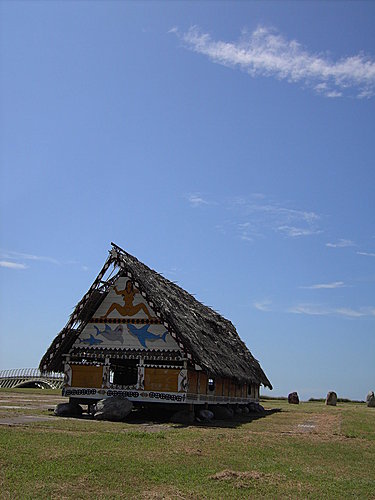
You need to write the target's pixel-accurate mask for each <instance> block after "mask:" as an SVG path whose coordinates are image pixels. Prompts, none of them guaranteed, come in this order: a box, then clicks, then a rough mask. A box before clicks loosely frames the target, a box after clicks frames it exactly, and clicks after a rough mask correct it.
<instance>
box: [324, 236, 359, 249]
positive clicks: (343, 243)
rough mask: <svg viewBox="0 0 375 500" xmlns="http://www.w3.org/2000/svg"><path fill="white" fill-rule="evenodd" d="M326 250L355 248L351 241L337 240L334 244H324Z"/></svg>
mask: <svg viewBox="0 0 375 500" xmlns="http://www.w3.org/2000/svg"><path fill="white" fill-rule="evenodd" d="M326 247H328V248H346V247H355V243H354V242H353V241H352V240H345V239H342V238H341V239H339V241H337V242H336V243H326Z"/></svg>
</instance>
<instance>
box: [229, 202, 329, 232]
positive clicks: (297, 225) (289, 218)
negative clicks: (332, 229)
mask: <svg viewBox="0 0 375 500" xmlns="http://www.w3.org/2000/svg"><path fill="white" fill-rule="evenodd" d="M229 209H230V210H232V211H233V212H235V213H236V215H237V217H238V218H239V219H240V221H239V222H237V231H238V233H239V236H240V238H241V239H243V240H247V241H253V240H254V239H255V238H259V237H262V236H263V235H264V234H265V232H267V231H272V232H275V233H279V234H283V235H284V236H286V237H288V238H296V237H303V236H311V235H315V234H319V233H321V232H322V231H321V229H320V228H319V226H318V224H319V221H320V215H318V214H317V213H315V212H313V211H310V210H300V209H296V208H291V207H288V206H287V204H280V203H278V202H276V201H274V200H272V199H269V198H267V197H266V195H260V194H259V193H258V194H257V195H252V196H250V197H249V198H247V199H246V198H235V199H233V200H231V201H230V202H229Z"/></svg>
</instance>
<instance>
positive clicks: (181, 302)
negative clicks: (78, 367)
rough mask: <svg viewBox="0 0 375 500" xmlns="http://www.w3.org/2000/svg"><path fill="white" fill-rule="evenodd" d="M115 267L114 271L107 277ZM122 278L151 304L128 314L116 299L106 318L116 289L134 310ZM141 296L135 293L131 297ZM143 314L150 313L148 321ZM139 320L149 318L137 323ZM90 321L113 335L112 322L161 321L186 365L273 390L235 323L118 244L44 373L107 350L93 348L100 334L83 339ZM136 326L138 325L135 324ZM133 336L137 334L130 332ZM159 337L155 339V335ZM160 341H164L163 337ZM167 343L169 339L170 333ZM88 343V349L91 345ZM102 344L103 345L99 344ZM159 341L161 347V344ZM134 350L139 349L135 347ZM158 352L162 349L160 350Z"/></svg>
mask: <svg viewBox="0 0 375 500" xmlns="http://www.w3.org/2000/svg"><path fill="white" fill-rule="evenodd" d="M111 269H112V272H111V273H110V275H109V276H108V277H107V275H108V273H109V271H110V270H111ZM121 279H122V280H124V279H126V280H128V281H131V283H132V285H130V288H129V290H131V289H132V286H133V285H134V287H135V290H136V292H137V293H138V294H139V297H140V299H139V300H142V301H143V303H144V304H145V305H146V306H138V309H137V311H138V313H137V314H135V312H134V311H135V309H134V311H133V312H130V313H129V312H127V313H126V312H124V311H125V309H126V305H124V306H121V305H119V304H116V303H114V302H113V301H114V299H112V303H113V305H112V306H111V307H110V308H109V310H108V312H107V316H105V317H104V319H103V315H102V316H101V317H99V316H98V314H97V311H98V310H103V311H104V310H105V309H108V307H106V308H105V309H103V307H104V305H102V304H103V301H105V299H106V297H107V300H109V299H108V297H109V293H110V292H111V293H112V294H113V296H114V297H116V296H115V295H114V292H113V290H114V291H115V292H116V294H117V295H120V294H122V295H123V299H124V301H125V304H128V306H129V307H133V308H134V307H135V306H134V305H133V302H132V300H133V299H131V301H130V299H126V297H125V294H126V292H125V285H126V283H127V281H123V282H122V283H124V285H123V286H124V290H119V289H118V288H116V283H120V281H119V280H121ZM136 292H132V294H133V295H132V297H134V294H135V293H136ZM118 300H121V299H117V301H118ZM126 300H128V302H126ZM108 303H110V302H108ZM130 303H131V304H130ZM129 304H130V305H129ZM100 307H101V308H102V309H100ZM147 308H148V309H147ZM148 310H150V311H151V310H152V314H153V315H155V316H154V317H155V321H154V320H153V319H152V318H151V316H150V314H149V313H148ZM128 311H129V310H128ZM144 312H146V313H147V315H148V316H147V318H146V316H145V314H144ZM138 317H139V318H144V319H134V318H138ZM122 318H127V319H122ZM150 318H151V319H150ZM90 323H92V324H93V325H94V324H95V325H99V326H94V327H95V328H96V331H97V334H96V335H99V334H101V333H102V334H104V333H103V332H100V330H99V328H100V323H105V324H106V328H108V329H109V330H108V331H110V330H111V327H110V325H111V324H112V323H114V324H119V323H127V324H130V323H132V324H138V323H139V324H146V323H147V324H153V323H159V324H160V325H161V326H163V328H164V329H167V332H168V333H170V335H171V341H172V338H173V339H174V340H173V342H175V351H176V352H177V349H178V350H179V351H180V353H181V359H186V360H187V365H186V364H185V367H186V366H189V367H192V368H193V369H196V370H201V371H203V372H205V373H206V374H207V376H208V377H220V378H222V379H232V380H236V383H237V384H248V385H250V384H255V385H257V386H258V387H259V385H260V384H263V385H264V386H266V387H269V388H271V389H272V386H271V383H270V381H269V380H268V378H267V377H266V375H265V373H264V372H263V370H262V368H261V367H260V364H259V362H258V361H257V360H256V359H255V358H254V357H253V356H252V354H251V353H250V351H249V350H248V349H247V347H246V345H245V344H244V342H242V340H241V339H240V337H239V336H238V333H237V331H236V329H235V327H234V326H233V324H232V323H231V322H230V321H228V320H227V319H225V318H223V317H222V316H221V315H220V314H218V313H217V312H215V311H213V310H212V309H211V308H210V307H207V306H205V305H203V304H202V303H200V302H199V301H198V300H196V299H195V298H194V297H193V296H192V295H191V294H189V293H188V292H186V291H185V290H183V289H182V288H181V287H179V286H178V285H176V284H175V283H172V282H171V281H169V280H168V279H166V278H165V277H163V276H161V275H160V274H159V273H157V272H156V271H153V270H152V269H150V268H149V267H147V266H146V265H145V264H143V263H142V262H140V261H139V260H138V259H136V258H135V257H133V256H132V255H130V254H128V253H127V252H125V251H124V250H123V249H121V248H120V247H118V246H117V245H114V244H113V243H112V250H111V251H110V253H109V257H108V259H107V261H106V262H105V264H104V266H103V268H102V270H101V271H100V273H99V275H98V276H97V278H96V279H95V281H94V283H93V284H92V286H91V287H90V289H89V290H88V292H87V293H86V294H85V295H84V296H83V298H82V299H81V300H80V302H79V303H78V304H77V306H76V307H75V309H74V311H73V313H72V314H71V316H70V319H69V321H68V323H67V325H66V326H65V327H64V328H63V329H62V330H61V332H60V333H59V334H58V335H57V336H56V338H55V339H54V340H53V342H52V344H51V346H50V347H49V348H48V350H47V352H46V353H45V355H44V356H43V358H42V360H41V362H40V369H41V370H43V371H63V370H64V356H66V355H67V354H69V353H72V352H73V353H77V352H79V349H81V350H82V349H83V347H84V348H85V353H86V354H85V355H87V352H88V351H90V349H91V350H92V351H93V350H94V348H96V349H99V348H102V350H103V349H104V344H103V345H102V346H97V345H92V344H93V343H94V341H95V338H96V337H95V335H93V334H91V336H90V338H91V337H92V339H93V340H92V342H89V340H88V339H87V338H85V339H84V338H83V337H82V332H85V331H86V330H87V328H88V325H89V324H90ZM85 328H86V330H85ZM134 328H136V327H135V326H134V327H133V329H134ZM87 331H88V330H87ZM92 331H94V330H92ZM111 333H112V332H111ZM129 333H132V332H131V331H130V330H129ZM136 333H137V332H136ZM80 336H81V337H80ZM154 337H155V338H156V336H155V335H154ZM158 338H159V339H160V338H161V335H159V336H158ZM77 339H78V340H79V339H80V340H79V342H81V343H83V342H86V341H87V342H86V345H85V346H83V344H80V343H78V340H77ZM138 340H139V339H138ZM163 340H164V341H165V335H164V338H163ZM88 342H89V345H87V343H88ZM98 342H100V341H99V340H98ZM160 343H161V344H162V342H160ZM142 346H143V347H142V348H141V349H138V351H139V352H141V351H142V352H144V348H145V347H147V344H146V343H145V340H143V343H142ZM138 347H141V346H140V345H139V346H138ZM121 348H122V349H125V347H121V346H118V345H116V350H117V351H118V350H119V349H121ZM132 350H133V351H134V348H132ZM156 350H157V351H160V350H161V348H160V347H159V348H158V349H156ZM171 351H173V349H172V347H170V348H169V352H171ZM95 352H98V351H97V350H96V351H95Z"/></svg>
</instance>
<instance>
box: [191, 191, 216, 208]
mask: <svg viewBox="0 0 375 500" xmlns="http://www.w3.org/2000/svg"><path fill="white" fill-rule="evenodd" d="M186 198H187V200H188V201H189V203H190V205H191V206H192V207H193V208H196V207H200V206H202V205H209V204H210V202H209V201H207V200H205V199H204V198H203V197H202V196H201V194H200V193H191V194H188V195H187V196H186Z"/></svg>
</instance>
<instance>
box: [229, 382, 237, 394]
mask: <svg viewBox="0 0 375 500" xmlns="http://www.w3.org/2000/svg"><path fill="white" fill-rule="evenodd" d="M229 395H230V397H231V398H234V397H236V383H235V382H234V381H233V380H231V381H230V388H229Z"/></svg>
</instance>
